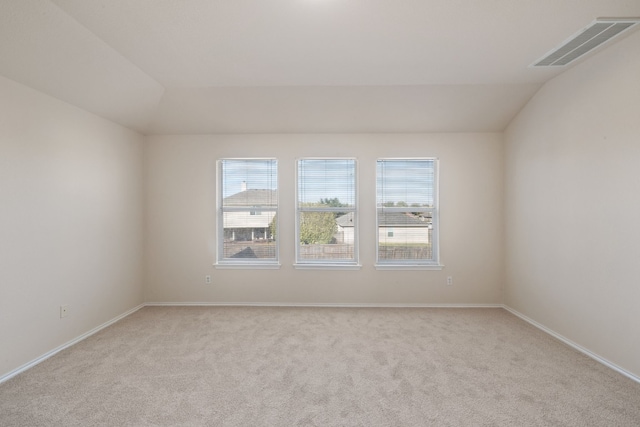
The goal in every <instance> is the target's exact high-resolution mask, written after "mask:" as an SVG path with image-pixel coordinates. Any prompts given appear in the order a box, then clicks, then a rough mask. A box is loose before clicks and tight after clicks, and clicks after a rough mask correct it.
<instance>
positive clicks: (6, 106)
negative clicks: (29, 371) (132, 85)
mask: <svg viewBox="0 0 640 427" xmlns="http://www.w3.org/2000/svg"><path fill="white" fill-rule="evenodd" d="M142 148H143V145H142V141H141V137H140V136H139V135H137V134H135V133H133V132H130V131H128V130H125V129H123V128H122V127H120V126H117V125H114V124H112V123H110V122H107V121H106V120H103V119H99V118H97V117H95V116H93V115H91V114H89V113H86V112H84V111H82V110H79V109H77V108H75V107H72V106H70V105H68V104H65V103H63V102H60V101H57V100H55V99H53V98H50V97H48V96H46V95H43V94H41V93H39V92H37V91H34V90H32V89H29V88H27V87H25V86H22V85H20V84H17V83H14V82H12V81H10V80H8V79H5V78H3V77H0V376H2V375H4V374H7V373H8V372H11V371H13V370H14V369H17V368H18V367H19V366H21V365H23V364H25V363H27V362H30V361H32V360H34V359H35V358H37V357H39V356H41V355H43V354H45V353H47V352H49V351H51V350H53V349H55V348H56V347H58V346H60V345H62V344H64V343H66V342H68V341H70V340H72V339H75V338H76V337H78V336H80V335H82V334H84V333H86V332H88V331H90V330H91V329H93V328H95V327H97V326H99V325H101V324H103V323H104V322H106V321H108V320H111V319H113V318H115V317H117V316H118V315H120V314H122V313H124V312H126V311H128V310H130V309H132V308H133V307H135V306H137V305H139V304H141V303H142V302H143V299H142V277H141V276H142V268H141V264H142V258H141V253H142V249H143V238H142V221H143V218H142V214H143V211H142V209H143V206H142V203H141V197H142V168H141V165H142ZM65 304H66V305H68V306H69V309H70V311H69V315H68V317H66V318H64V319H60V316H59V307H60V305H65Z"/></svg>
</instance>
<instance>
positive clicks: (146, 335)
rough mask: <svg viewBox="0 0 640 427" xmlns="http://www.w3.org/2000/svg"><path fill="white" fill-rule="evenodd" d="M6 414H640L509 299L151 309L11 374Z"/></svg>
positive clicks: (635, 389)
mask: <svg viewBox="0 0 640 427" xmlns="http://www.w3.org/2000/svg"><path fill="white" fill-rule="evenodd" d="M0 425H2V426H5V427H6V426H93V425H109V426H150V425H162V426H198V425H207V426H366V427H373V426H431V425H433V426H640V384H638V383H636V382H634V381H632V380H630V379H628V378H626V377H624V376H622V375H620V374H618V373H617V372H615V371H612V370H610V369H608V368H607V367H605V366H603V365H601V364H599V363H597V362H595V361H593V360H591V359H589V358H587V357H586V356H584V355H582V354H580V353H578V352H576V351H575V350H573V349H571V348H569V347H567V346H566V345H564V344H562V343H560V342H559V341H556V340H555V339H554V338H552V337H550V336H548V335H546V334H544V333H543V332H541V331H539V330H537V329H535V328H534V327H532V326H530V325H528V324H527V323H525V322H523V321H522V320H520V319H518V318H517V317H515V316H513V315H512V314H510V313H509V312H507V311H505V310H503V309H499V308H497V309H488V308H481V309H448V308H447V309H445V308H435V309H434V308H424V309H418V308H416V309H409V308H402V309H401V308H398V309H396V308H260V307H146V308H143V309H141V310H139V311H137V312H135V313H134V314H132V315H130V316H128V317H127V318H125V319H123V320H121V321H120V322H118V323H116V324H114V325H112V326H110V327H109V328H106V329H104V330H103V331H101V332H99V333H97V334H95V335H93V336H91V337H89V338H88V339H86V340H84V341H82V342H80V343H78V344H76V345H75V346H73V347H71V348H69V349H67V350H64V351H62V352H60V353H58V354H57V355H55V356H53V357H52V358H50V359H48V360H46V361H44V362H43V363H41V364H39V365H37V366H35V367H34V368H32V369H30V370H28V371H26V372H24V373H22V374H20V375H18V376H16V377H14V378H12V379H11V380H9V381H7V382H5V383H4V384H0Z"/></svg>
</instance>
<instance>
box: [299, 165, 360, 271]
mask: <svg viewBox="0 0 640 427" xmlns="http://www.w3.org/2000/svg"><path fill="white" fill-rule="evenodd" d="M301 160H352V161H353V163H354V192H355V194H354V202H355V205H354V207H353V208H350V209H349V210H348V212H353V216H354V219H355V224H354V230H353V260H346V259H345V260H335V261H334V260H332V261H328V260H326V259H318V260H301V259H300V213H301V212H344V211H345V208H340V207H327V208H319V209H318V208H299V207H298V200H299V199H298V198H299V191H300V185H299V182H300V177H299V169H300V168H299V164H300V161H301ZM294 167H295V201H294V202H295V203H294V209H295V262H294V264H293V267H294V268H295V269H297V270H314V269H318V270H359V269H360V268H361V267H362V265H361V264H360V261H359V259H360V256H359V242H360V233H359V230H360V220H359V211H360V208H359V205H360V201H359V194H360V192H359V179H358V169H359V168H358V159H357V158H355V157H298V158H296V160H295V163H294Z"/></svg>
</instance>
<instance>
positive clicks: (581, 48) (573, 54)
mask: <svg viewBox="0 0 640 427" xmlns="http://www.w3.org/2000/svg"><path fill="white" fill-rule="evenodd" d="M638 22H640V18H610V19H596V20H595V21H593V22H592V23H591V24H589V26H588V27H586V28H585V29H583V30H581V31H580V32H578V33H576V34H574V35H573V36H572V37H571V38H569V40H567V41H565V42H564V43H562V45H560V46H559V47H557V48H555V49H553V50H552V51H551V52H549V53H547V54H546V55H544V56H543V57H542V58H541V59H539V60H537V61H536V62H534V63H533V65H532V67H558V66H564V65H567V64H569V63H570V62H572V61H574V60H576V59H578V58H580V57H581V56H582V55H584V54H586V53H587V52H590V51H591V50H593V49H595V48H596V47H598V46H600V45H601V44H603V43H605V42H607V41H609V40H611V39H612V38H614V37H616V36H617V35H619V34H620V33H622V32H623V31H625V30H628V29H629V28H631V27H633V26H634V25H636V24H637V23H638Z"/></svg>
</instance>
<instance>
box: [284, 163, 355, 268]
mask: <svg viewBox="0 0 640 427" xmlns="http://www.w3.org/2000/svg"><path fill="white" fill-rule="evenodd" d="M296 199H297V203H296V204H297V208H296V241H297V245H296V266H297V267H300V268H304V267H319V266H325V267H327V266H328V267H336V266H342V267H345V268H347V267H349V266H357V263H358V246H357V243H358V242H357V241H358V218H357V209H356V200H357V197H356V161H355V160H354V159H300V160H298V163H297V197H296Z"/></svg>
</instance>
